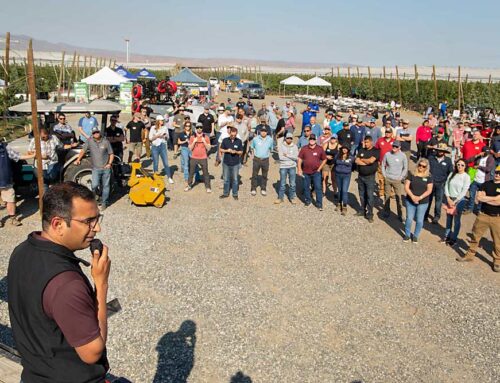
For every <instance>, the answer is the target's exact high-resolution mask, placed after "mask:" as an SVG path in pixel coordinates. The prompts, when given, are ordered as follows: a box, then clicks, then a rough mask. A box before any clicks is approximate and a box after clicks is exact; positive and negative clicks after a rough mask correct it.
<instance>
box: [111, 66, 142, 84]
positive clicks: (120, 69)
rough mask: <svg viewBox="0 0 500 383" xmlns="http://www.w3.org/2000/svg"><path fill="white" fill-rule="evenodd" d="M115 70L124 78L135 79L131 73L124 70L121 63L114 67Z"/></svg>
mask: <svg viewBox="0 0 500 383" xmlns="http://www.w3.org/2000/svg"><path fill="white" fill-rule="evenodd" d="M115 72H116V73H118V74H119V75H120V76H123V77H125V78H128V79H129V80H132V81H137V77H135V76H134V75H133V74H132V73H130V72H129V71H128V70H126V69H125V68H124V67H123V65H120V66H118V67H117V68H115Z"/></svg>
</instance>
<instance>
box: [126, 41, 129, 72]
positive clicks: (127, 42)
mask: <svg viewBox="0 0 500 383" xmlns="http://www.w3.org/2000/svg"><path fill="white" fill-rule="evenodd" d="M129 43H130V39H125V44H126V46H127V69H128V60H129V51H128V44H129Z"/></svg>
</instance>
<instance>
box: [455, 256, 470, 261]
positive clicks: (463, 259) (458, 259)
mask: <svg viewBox="0 0 500 383" xmlns="http://www.w3.org/2000/svg"><path fill="white" fill-rule="evenodd" d="M455 260H456V261H457V262H472V261H473V260H474V257H469V256H467V255H466V256H465V257H460V256H458V257H456V258H455Z"/></svg>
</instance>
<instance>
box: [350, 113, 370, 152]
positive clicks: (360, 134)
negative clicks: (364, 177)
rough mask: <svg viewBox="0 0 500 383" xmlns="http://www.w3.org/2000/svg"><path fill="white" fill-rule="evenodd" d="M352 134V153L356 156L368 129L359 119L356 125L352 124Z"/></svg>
mask: <svg viewBox="0 0 500 383" xmlns="http://www.w3.org/2000/svg"><path fill="white" fill-rule="evenodd" d="M350 130H351V135H352V146H351V155H352V156H355V155H356V153H357V151H358V149H359V148H360V147H361V143H362V142H363V139H364V138H365V135H366V129H365V127H364V126H363V123H362V122H361V121H360V120H359V119H357V120H356V122H355V123H354V125H352V126H351V128H350Z"/></svg>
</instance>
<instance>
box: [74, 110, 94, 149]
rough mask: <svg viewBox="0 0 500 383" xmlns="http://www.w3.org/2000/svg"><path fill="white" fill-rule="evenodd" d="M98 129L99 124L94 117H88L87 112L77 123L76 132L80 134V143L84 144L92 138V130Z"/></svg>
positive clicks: (88, 113)
mask: <svg viewBox="0 0 500 383" xmlns="http://www.w3.org/2000/svg"><path fill="white" fill-rule="evenodd" d="M95 127H99V124H98V122H97V120H96V118H95V117H94V116H91V115H90V112H89V111H86V112H85V115H84V116H83V117H82V118H80V120H79V121H78V132H79V134H80V142H82V143H85V142H86V141H87V140H88V139H90V138H91V136H92V130H93V129H94V128H95Z"/></svg>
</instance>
